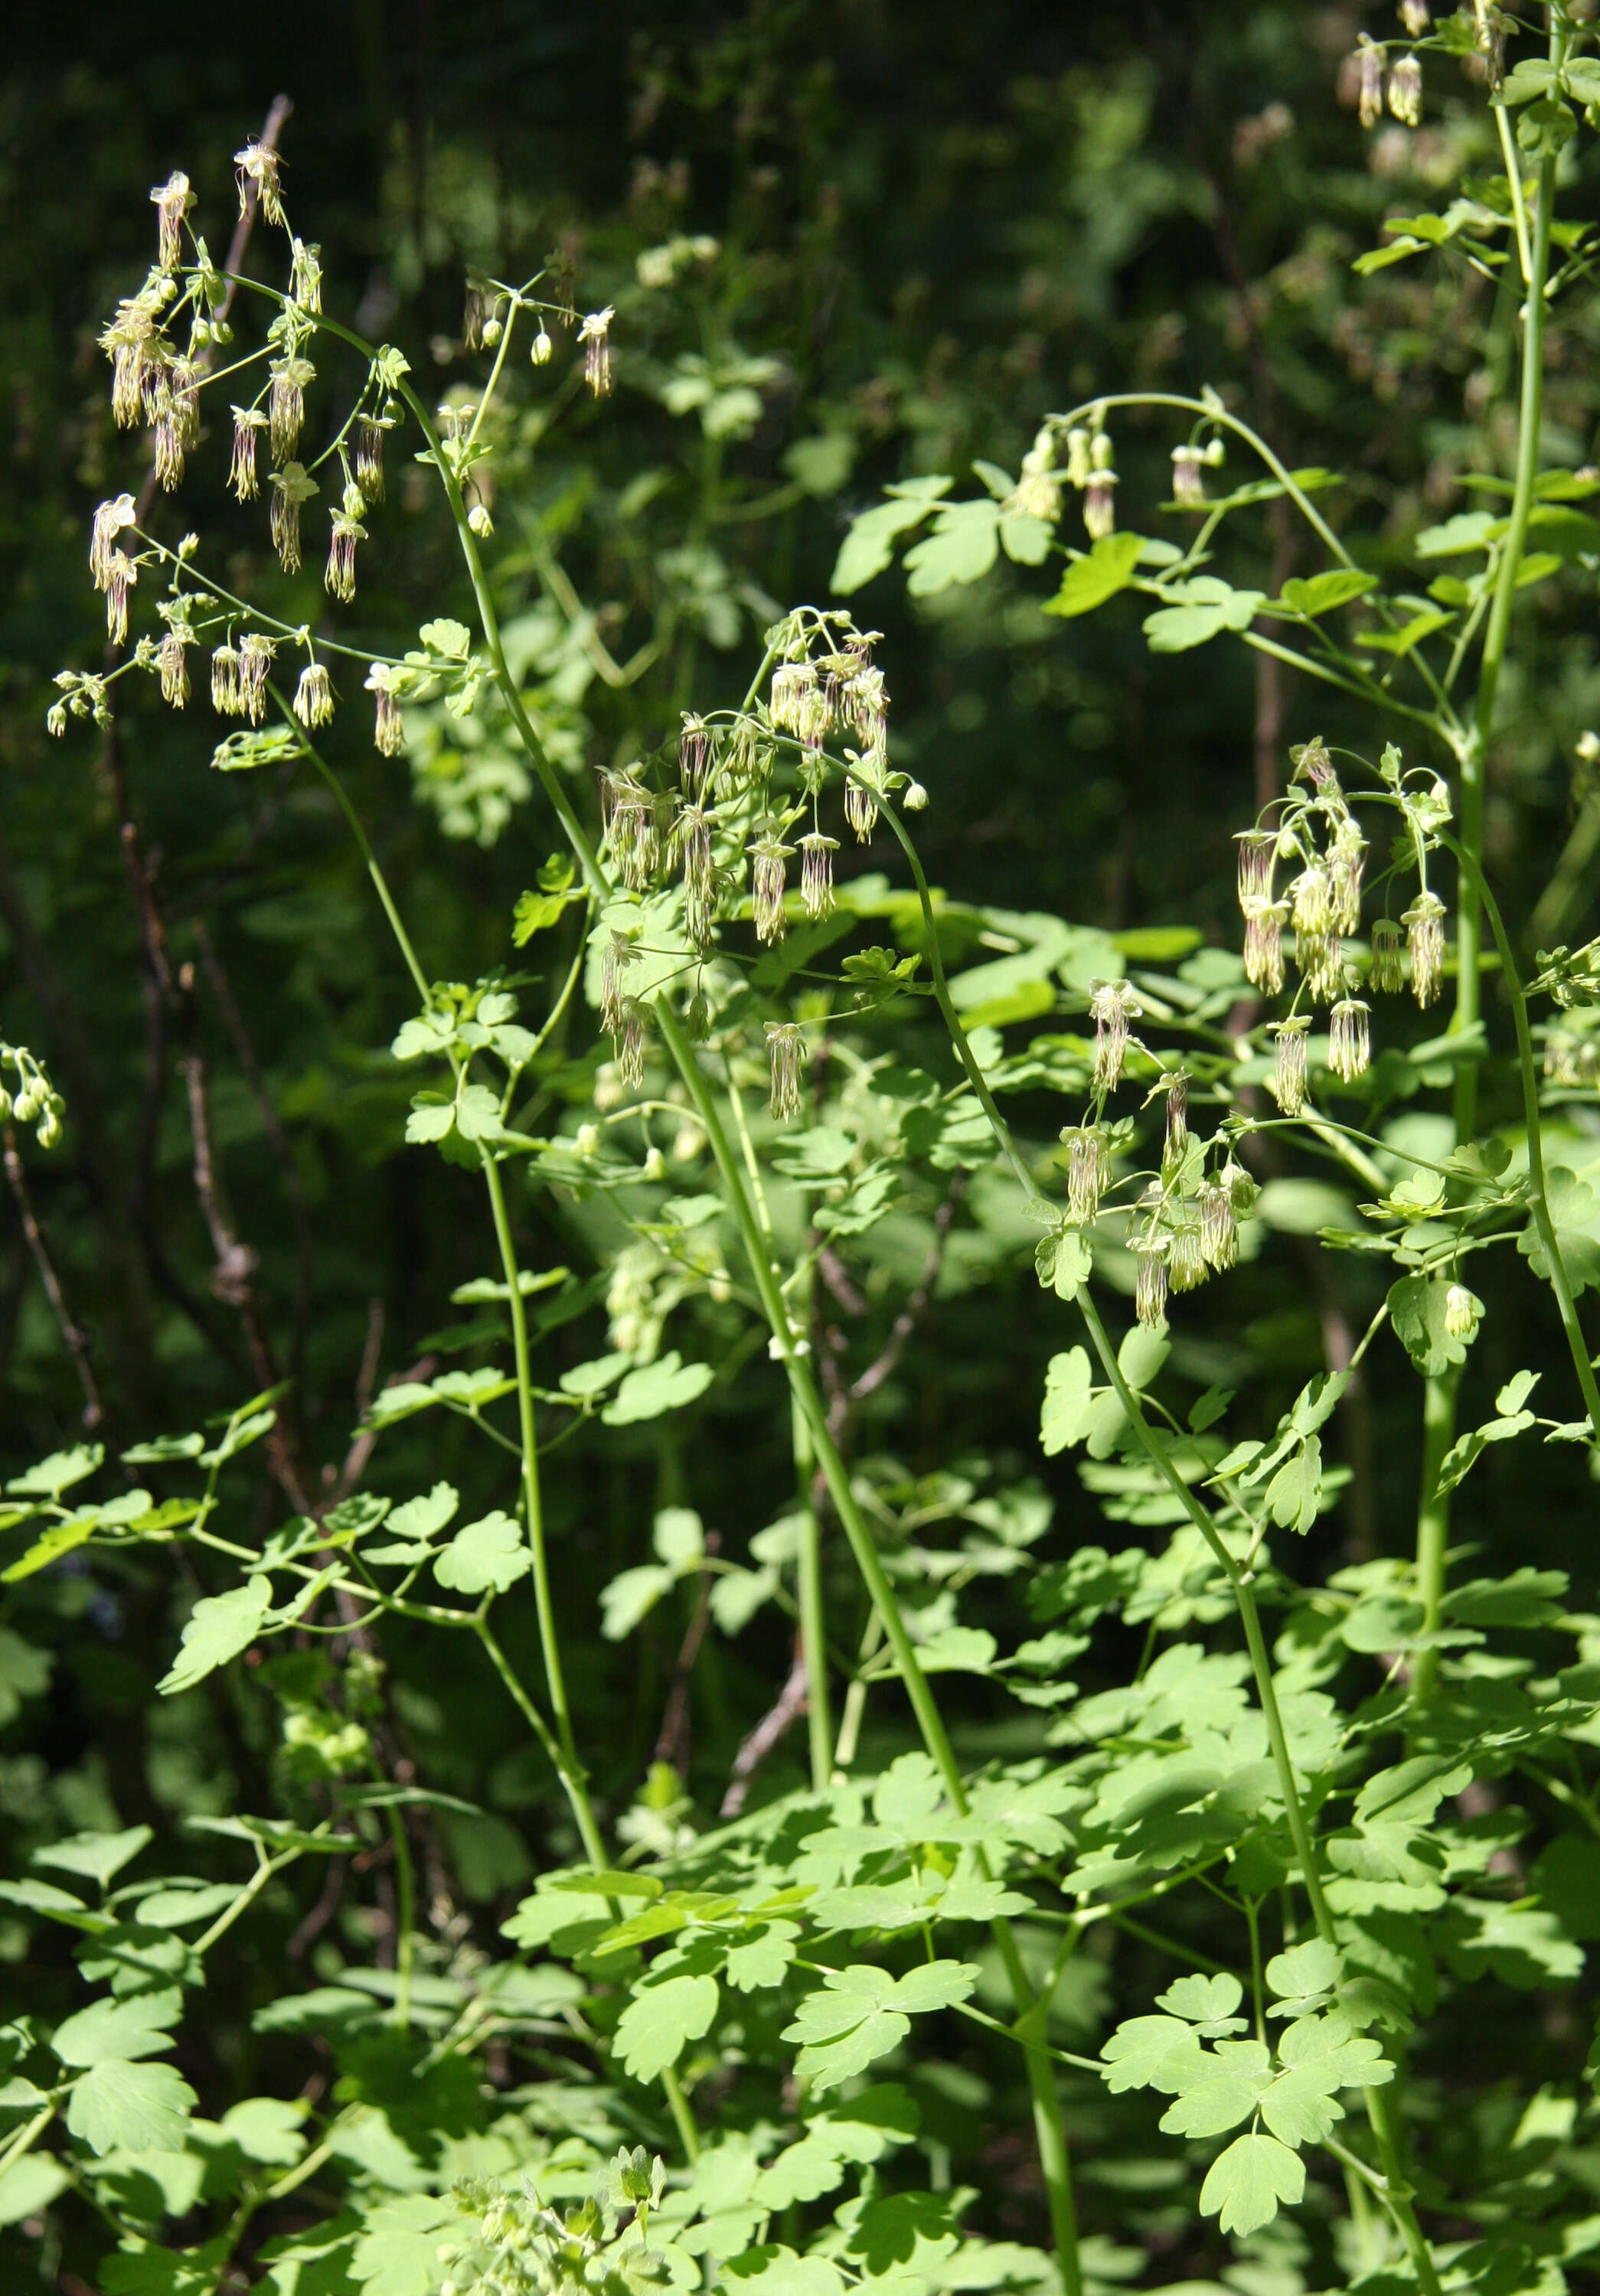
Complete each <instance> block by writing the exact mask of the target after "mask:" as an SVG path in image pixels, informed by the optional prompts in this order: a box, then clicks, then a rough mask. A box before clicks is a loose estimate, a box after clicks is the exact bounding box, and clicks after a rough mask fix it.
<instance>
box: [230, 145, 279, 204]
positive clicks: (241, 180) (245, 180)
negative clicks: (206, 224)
mask: <svg viewBox="0 0 1600 2296" xmlns="http://www.w3.org/2000/svg"><path fill="white" fill-rule="evenodd" d="M278 168H279V160H278V155H277V153H276V152H275V151H274V150H273V149H272V147H271V145H270V144H267V143H247V144H246V145H245V147H244V149H243V151H242V152H234V173H235V176H236V177H237V180H238V184H239V212H240V214H241V216H244V215H248V214H249V212H250V193H251V190H252V188H253V189H254V192H255V195H256V197H257V198H258V200H259V201H260V202H261V212H262V214H263V215H264V216H265V217H267V222H268V223H282V222H283V196H282V192H281V190H280V186H279V182H278Z"/></svg>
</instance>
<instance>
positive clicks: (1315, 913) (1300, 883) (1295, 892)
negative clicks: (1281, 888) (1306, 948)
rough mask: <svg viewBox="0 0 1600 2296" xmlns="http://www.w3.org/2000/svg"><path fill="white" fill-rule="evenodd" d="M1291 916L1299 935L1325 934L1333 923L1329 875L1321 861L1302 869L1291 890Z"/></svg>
mask: <svg viewBox="0 0 1600 2296" xmlns="http://www.w3.org/2000/svg"><path fill="white" fill-rule="evenodd" d="M1289 906H1290V914H1291V915H1292V918H1293V920H1294V930H1295V931H1296V932H1297V933H1325V932H1326V931H1327V929H1328V926H1329V925H1330V923H1331V922H1333V903H1332V900H1331V898H1330V896H1329V886H1328V873H1327V871H1326V870H1325V868H1324V867H1323V865H1322V863H1321V862H1320V861H1313V862H1311V863H1309V865H1308V866H1307V867H1306V868H1304V869H1302V870H1301V873H1300V875H1299V876H1298V877H1297V878H1296V879H1295V880H1294V882H1293V883H1292V885H1291V886H1290V888H1289Z"/></svg>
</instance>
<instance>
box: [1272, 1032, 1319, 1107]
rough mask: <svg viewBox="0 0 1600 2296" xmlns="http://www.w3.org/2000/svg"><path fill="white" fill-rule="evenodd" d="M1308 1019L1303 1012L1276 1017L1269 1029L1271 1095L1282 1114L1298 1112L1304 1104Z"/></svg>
mask: <svg viewBox="0 0 1600 2296" xmlns="http://www.w3.org/2000/svg"><path fill="white" fill-rule="evenodd" d="M1310 1028H1311V1023H1310V1021H1309V1020H1307V1018H1306V1017H1305V1015H1304V1014H1303V1013H1297V1014H1296V1015H1295V1016H1294V1017H1293V1018H1292V1020H1288V1021H1274V1023H1273V1025H1272V1029H1271V1031H1270V1033H1271V1035H1272V1037H1273V1039H1274V1045H1275V1049H1276V1054H1277V1065H1276V1069H1275V1070H1274V1072H1273V1078H1272V1093H1273V1098H1274V1099H1275V1100H1276V1102H1277V1104H1278V1106H1279V1107H1280V1108H1281V1109H1282V1110H1283V1111H1284V1115H1285V1116H1298V1115H1299V1114H1300V1112H1301V1109H1302V1108H1304V1106H1305V1104H1306V1038H1307V1037H1308V1036H1309V1033H1310Z"/></svg>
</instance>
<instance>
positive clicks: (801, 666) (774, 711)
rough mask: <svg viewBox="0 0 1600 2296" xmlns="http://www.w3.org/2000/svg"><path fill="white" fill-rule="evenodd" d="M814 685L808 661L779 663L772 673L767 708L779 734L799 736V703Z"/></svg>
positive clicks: (814, 672)
mask: <svg viewBox="0 0 1600 2296" xmlns="http://www.w3.org/2000/svg"><path fill="white" fill-rule="evenodd" d="M814 685H816V671H815V670H814V669H813V668H812V667H811V665H810V663H809V662H808V661H781V662H779V664H778V666H777V668H775V670H774V671H773V673H772V693H771V698H770V699H769V701H768V702H767V713H768V715H769V716H770V717H771V719H772V722H773V724H774V726H776V728H777V730H778V731H779V733H780V734H799V732H800V707H801V703H802V701H803V700H804V697H805V696H806V695H807V694H808V693H809V692H810V690H811V688H812V687H813V686H814Z"/></svg>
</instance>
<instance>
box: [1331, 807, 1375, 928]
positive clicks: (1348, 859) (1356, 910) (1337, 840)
mask: <svg viewBox="0 0 1600 2296" xmlns="http://www.w3.org/2000/svg"><path fill="white" fill-rule="evenodd" d="M1365 868H1366V839H1365V838H1364V837H1363V836H1362V834H1361V832H1360V831H1359V830H1358V828H1357V827H1356V824H1355V823H1354V822H1353V821H1347V822H1342V823H1341V824H1340V827H1339V831H1338V833H1337V835H1336V836H1335V837H1334V839H1333V844H1332V845H1331V846H1330V847H1329V849H1328V906H1329V908H1330V909H1331V911H1332V913H1333V922H1334V923H1335V924H1336V925H1337V926H1338V928H1339V930H1340V931H1341V932H1345V933H1353V932H1354V931H1356V930H1357V928H1358V926H1359V924H1360V922H1361V877H1362V873H1363V871H1364V870H1365Z"/></svg>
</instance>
